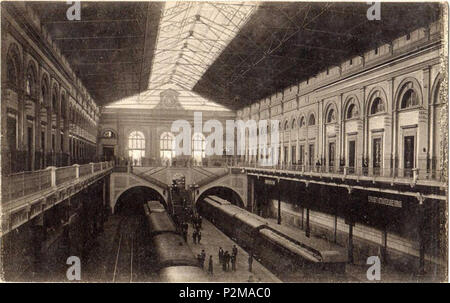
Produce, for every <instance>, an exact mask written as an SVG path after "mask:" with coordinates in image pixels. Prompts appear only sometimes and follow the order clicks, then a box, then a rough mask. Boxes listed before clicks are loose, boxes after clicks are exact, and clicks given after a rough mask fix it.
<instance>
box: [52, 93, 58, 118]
mask: <svg viewBox="0 0 450 303" xmlns="http://www.w3.org/2000/svg"><path fill="white" fill-rule="evenodd" d="M52 110H53V113H56V111H57V110H58V89H57V88H56V86H53V94H52Z"/></svg>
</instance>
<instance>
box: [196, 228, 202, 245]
mask: <svg viewBox="0 0 450 303" xmlns="http://www.w3.org/2000/svg"><path fill="white" fill-rule="evenodd" d="M201 239H202V233H201V232H200V230H199V231H198V232H197V242H198V244H200V240H201Z"/></svg>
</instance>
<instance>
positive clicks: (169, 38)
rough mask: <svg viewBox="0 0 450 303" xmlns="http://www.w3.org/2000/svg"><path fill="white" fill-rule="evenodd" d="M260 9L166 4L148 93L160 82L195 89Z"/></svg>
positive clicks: (242, 4) (235, 5)
mask: <svg viewBox="0 0 450 303" xmlns="http://www.w3.org/2000/svg"><path fill="white" fill-rule="evenodd" d="M257 6H258V3H249V2H226V3H223V2H170V1H168V2H166V3H165V7H164V11H163V14H162V18H161V23H160V27H159V34H158V39H157V42H156V49H155V57H154V59H153V66H152V72H151V76H150V80H149V90H152V89H154V88H155V87H156V86H157V85H158V84H159V83H161V82H162V83H178V84H180V85H183V87H186V88H187V89H192V88H193V87H194V85H195V84H196V83H197V81H198V80H199V79H200V78H201V76H202V75H203V74H204V72H205V71H206V70H207V68H208V67H209V66H210V65H211V64H212V63H213V62H214V61H215V59H216V58H217V57H218V56H219V55H220V53H221V52H222V51H223V50H224V48H225V47H226V46H227V45H228V43H229V42H230V41H231V40H232V39H233V38H234V37H235V36H236V34H237V33H238V31H239V30H240V29H241V27H242V26H243V25H244V24H245V22H246V21H247V20H248V19H249V17H250V16H251V15H252V14H253V12H254V11H255V10H256V8H257Z"/></svg>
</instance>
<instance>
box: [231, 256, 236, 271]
mask: <svg viewBox="0 0 450 303" xmlns="http://www.w3.org/2000/svg"><path fill="white" fill-rule="evenodd" d="M231 270H232V271H236V255H234V254H232V255H231Z"/></svg>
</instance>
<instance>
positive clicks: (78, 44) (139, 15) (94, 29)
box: [30, 1, 162, 105]
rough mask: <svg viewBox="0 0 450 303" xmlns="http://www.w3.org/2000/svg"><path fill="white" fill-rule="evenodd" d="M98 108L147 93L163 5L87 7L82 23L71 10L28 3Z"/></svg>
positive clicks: (83, 9) (52, 4)
mask: <svg viewBox="0 0 450 303" xmlns="http://www.w3.org/2000/svg"><path fill="white" fill-rule="evenodd" d="M30 5H31V6H32V7H33V8H34V9H35V10H36V12H37V13H38V15H39V16H40V18H41V23H42V25H43V26H45V27H46V28H47V30H48V31H49V33H50V34H51V37H52V38H53V40H54V41H55V42H56V44H57V45H58V47H59V48H60V50H61V53H62V54H63V55H64V56H65V57H66V58H67V60H68V61H69V62H70V64H71V66H72V69H73V70H74V72H75V73H76V74H77V76H78V77H79V78H80V79H81V80H82V82H83V84H84V86H85V87H86V88H87V90H88V91H89V93H90V94H91V96H92V97H93V99H94V100H95V101H96V102H97V104H98V105H105V104H107V103H110V102H114V101H117V100H120V99H122V98H125V97H128V96H131V95H136V94H138V93H139V92H142V91H144V90H146V89H147V86H148V82H149V76H150V70H151V65H152V58H153V48H154V44H155V41H156V36H157V33H158V25H159V19H160V14H161V7H162V3H161V2H119V1H116V2H83V1H81V20H80V21H69V20H67V18H66V11H67V9H68V8H69V7H70V5H68V4H66V1H60V2H30Z"/></svg>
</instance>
